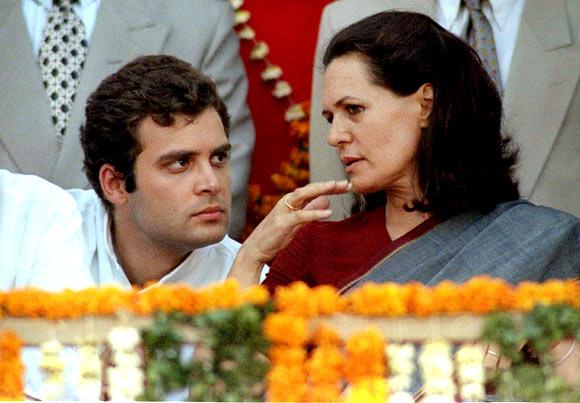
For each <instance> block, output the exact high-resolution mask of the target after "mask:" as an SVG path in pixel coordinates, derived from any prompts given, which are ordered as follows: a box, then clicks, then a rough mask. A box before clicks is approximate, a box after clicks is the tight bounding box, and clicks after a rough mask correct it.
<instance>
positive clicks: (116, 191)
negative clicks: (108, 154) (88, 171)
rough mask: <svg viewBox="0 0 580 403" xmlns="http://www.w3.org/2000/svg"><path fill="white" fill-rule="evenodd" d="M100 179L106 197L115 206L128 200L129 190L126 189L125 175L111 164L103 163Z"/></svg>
mask: <svg viewBox="0 0 580 403" xmlns="http://www.w3.org/2000/svg"><path fill="white" fill-rule="evenodd" d="M99 181H100V182H101V189H102V190H103V195H104V196H105V199H107V200H108V201H109V203H111V204H112V205H114V206H117V205H121V204H124V203H126V202H127V196H128V192H127V190H126V189H125V177H124V176H123V175H122V174H120V173H119V172H117V170H116V169H115V167H114V166H112V165H111V164H103V165H102V166H101V169H100V170H99Z"/></svg>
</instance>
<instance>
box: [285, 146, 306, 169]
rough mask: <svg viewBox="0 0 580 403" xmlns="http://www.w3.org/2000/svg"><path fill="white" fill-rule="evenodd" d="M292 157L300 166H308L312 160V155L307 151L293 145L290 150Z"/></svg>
mask: <svg viewBox="0 0 580 403" xmlns="http://www.w3.org/2000/svg"><path fill="white" fill-rule="evenodd" d="M290 159H291V160H292V162H294V163H295V164H296V165H297V166H299V167H306V166H308V163H309V161H310V155H309V154H308V152H307V151H305V150H301V149H299V148H298V147H292V149H291V150H290Z"/></svg>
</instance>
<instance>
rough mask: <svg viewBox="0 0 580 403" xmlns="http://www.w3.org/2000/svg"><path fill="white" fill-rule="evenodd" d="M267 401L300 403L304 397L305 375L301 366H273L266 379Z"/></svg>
mask: <svg viewBox="0 0 580 403" xmlns="http://www.w3.org/2000/svg"><path fill="white" fill-rule="evenodd" d="M266 381H267V385H268V393H267V400H269V401H273V402H301V401H304V397H305V396H306V388H307V384H306V374H305V373H304V370H303V368H302V367H301V366H292V367H289V366H286V365H275V366H273V367H272V368H271V369H270V372H268V375H267V377H266Z"/></svg>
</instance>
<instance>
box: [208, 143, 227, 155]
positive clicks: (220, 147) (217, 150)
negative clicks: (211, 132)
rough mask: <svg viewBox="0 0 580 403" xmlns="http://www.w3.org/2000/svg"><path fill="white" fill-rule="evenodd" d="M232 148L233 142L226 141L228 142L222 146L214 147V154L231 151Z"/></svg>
mask: <svg viewBox="0 0 580 403" xmlns="http://www.w3.org/2000/svg"><path fill="white" fill-rule="evenodd" d="M231 150H232V144H231V143H226V144H224V145H222V146H219V147H217V148H216V149H214V150H213V153H212V154H217V153H229V152H230V151H231Z"/></svg>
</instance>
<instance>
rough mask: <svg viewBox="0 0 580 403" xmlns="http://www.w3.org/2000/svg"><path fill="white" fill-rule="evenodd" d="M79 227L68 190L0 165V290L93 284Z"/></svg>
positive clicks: (76, 209) (57, 288)
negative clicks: (0, 167) (85, 261)
mask: <svg viewBox="0 0 580 403" xmlns="http://www.w3.org/2000/svg"><path fill="white" fill-rule="evenodd" d="M81 228H82V227H81V216H80V214H79V211H78V208H77V207H76V204H75V201H74V200H73V198H72V197H70V195H68V194H67V193H66V192H65V191H64V190H62V189H60V188H58V187H57V186H55V185H53V184H51V183H49V182H47V181H45V180H44V179H41V178H38V177H36V176H32V175H20V174H14V173H11V172H9V171H6V170H0V290H10V289H13V288H23V287H36V288H42V289H46V290H48V291H59V290H62V289H64V288H71V289H82V288H87V287H90V286H91V285H92V280H91V275H90V273H89V271H88V268H87V266H85V265H84V259H83V253H84V252H83V248H84V240H83V234H82V229H81Z"/></svg>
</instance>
